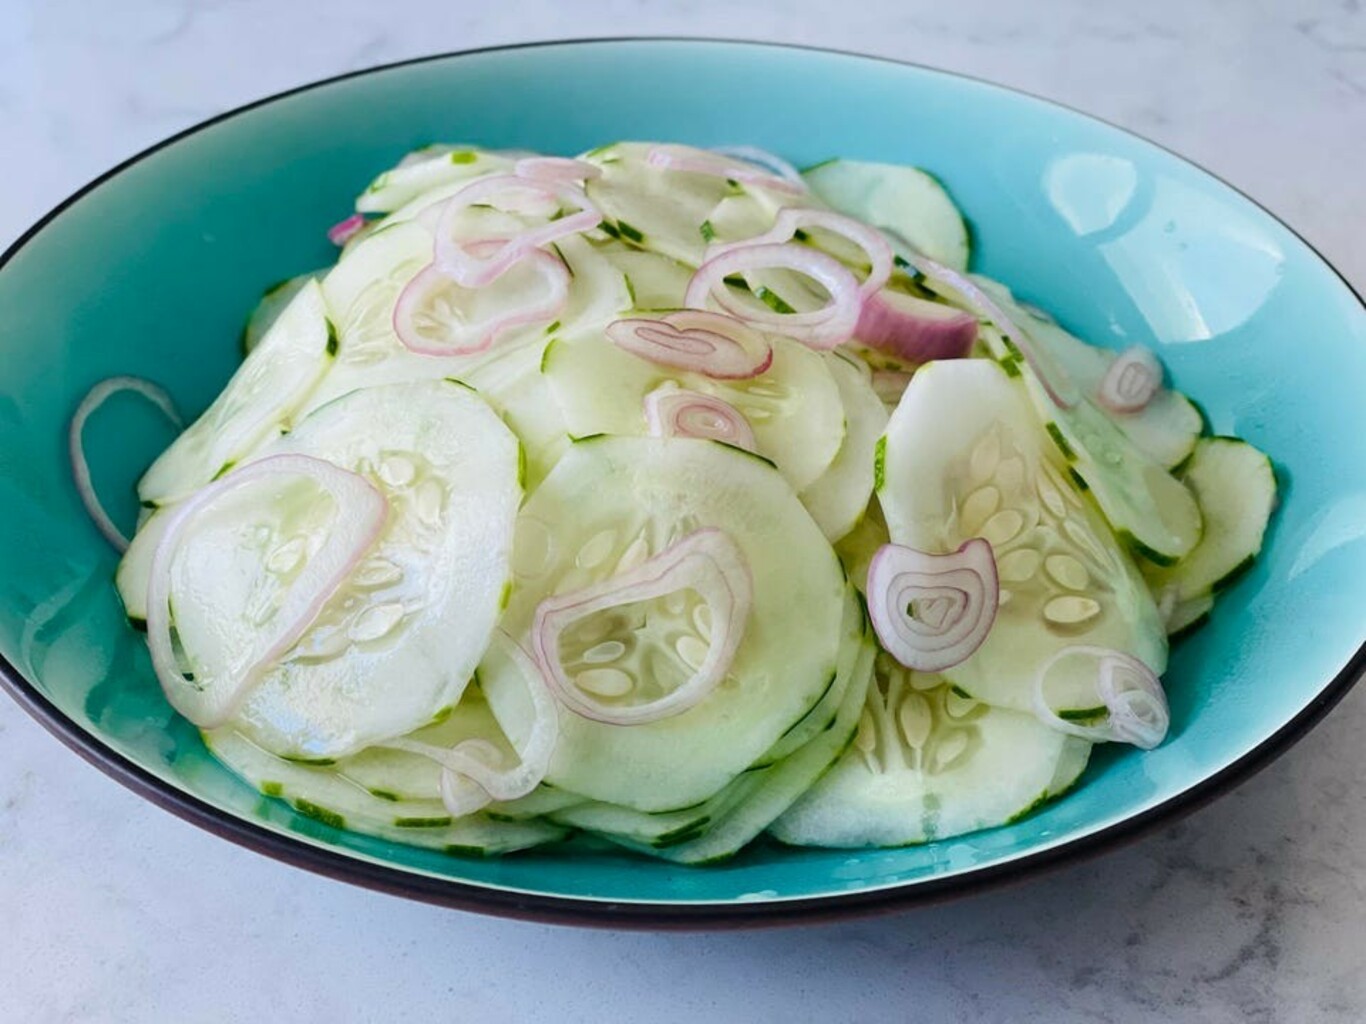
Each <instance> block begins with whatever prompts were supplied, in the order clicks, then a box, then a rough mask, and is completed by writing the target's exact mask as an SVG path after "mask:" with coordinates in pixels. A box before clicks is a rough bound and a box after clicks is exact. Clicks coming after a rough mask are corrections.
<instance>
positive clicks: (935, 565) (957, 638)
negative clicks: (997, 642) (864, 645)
mask: <svg viewBox="0 0 1366 1024" xmlns="http://www.w3.org/2000/svg"><path fill="white" fill-rule="evenodd" d="M867 586H868V590H867V596H868V615H869V617H870V618H872V620H873V629H874V630H875V631H876V632H877V635H878V639H879V640H881V641H882V646H883V647H884V648H886V650H887V653H889V654H890V655H891V656H892V657H893V658H895V659H896V660H897V661H899V662H900V663H901V664H903V665H905V666H906V667H907V668H913V669H916V670H917V671H920V672H942V671H943V670H944V669H946V668H952V667H953V666H954V665H957V664H959V663H961V662H963V661H965V660H967V658H968V656H969V655H971V654H972V652H973V651H975V650H977V648H978V647H980V646H981V645H982V641H984V640H985V639H986V638H987V634H988V633H989V632H991V627H992V624H993V623H994V622H995V621H996V608H997V604H998V602H999V600H1000V586H999V583H998V581H997V577H996V558H995V555H994V554H993V552H992V550H991V544H990V543H989V542H988V541H986V540H984V539H983V538H981V537H973V538H972V539H971V540H969V541H967V542H965V543H964V544H963V546H962V547H960V548H959V549H958V550H957V551H955V552H954V553H953V554H949V555H932V554H930V553H928V552H925V551H918V550H916V549H915V548H908V547H903V546H902V545H900V544H884V545H883V546H882V547H880V548H878V550H877V553H876V554H874V555H873V558H872V561H870V562H869V563H868V584H867ZM913 601H914V602H918V603H920V604H921V607H919V608H916V609H914V610H913V609H912V608H911V603H912V602H913Z"/></svg>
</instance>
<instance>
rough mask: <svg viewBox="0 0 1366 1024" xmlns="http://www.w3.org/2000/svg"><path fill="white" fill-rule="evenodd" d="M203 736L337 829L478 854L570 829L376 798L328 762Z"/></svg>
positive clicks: (278, 794) (247, 772)
mask: <svg viewBox="0 0 1366 1024" xmlns="http://www.w3.org/2000/svg"><path fill="white" fill-rule="evenodd" d="M204 742H205V744H206V745H207V746H208V747H209V749H210V750H211V751H213V753H214V755H215V756H216V757H217V758H218V759H219V760H221V761H222V762H223V763H224V764H226V765H227V766H228V767H229V768H231V769H232V770H233V771H234V772H235V773H236V774H237V775H239V776H241V777H242V778H243V779H245V780H246V781H247V782H248V783H250V784H251V785H252V786H254V787H255V788H256V789H258V790H260V791H261V792H262V793H263V794H264V795H266V796H268V797H275V798H277V799H280V800H283V801H284V802H285V803H287V804H289V805H290V806H291V807H293V808H294V809H295V810H296V811H298V812H299V813H300V814H303V815H305V816H306V817H309V818H313V819H314V820H316V821H318V822H320V823H321V824H323V825H327V826H330V827H332V828H338V829H343V828H344V829H351V830H353V831H356V832H364V833H367V834H370V835H375V836H379V837H381V838H384V839H388V840H392V841H394V842H399V843H405V844H407V845H409V846H421V847H427V848H431V849H437V850H443V851H445V852H447V853H453V854H466V855H474V856H494V855H497V854H503V853H511V852H513V851H515V850H525V849H528V848H530V847H533V846H540V845H542V844H544V843H552V842H555V841H557V840H559V839H563V838H564V837H565V836H566V835H567V834H568V833H567V830H566V829H564V828H562V827H560V826H558V825H552V824H550V823H548V822H544V821H539V820H536V821H507V820H500V819H496V818H493V817H492V816H490V815H489V814H487V813H481V814H473V815H469V816H467V817H463V818H458V819H454V820H452V818H451V816H450V814H449V813H448V812H447V810H446V808H445V806H444V805H442V804H441V803H440V802H439V801H430V800H389V799H386V798H383V797H378V796H376V795H375V794H373V793H371V792H369V791H368V790H366V789H363V788H361V787H359V786H357V785H355V784H354V783H352V782H350V781H348V780H347V779H345V778H343V777H342V776H341V775H339V774H338V773H337V772H336V770H335V769H333V768H332V767H330V766H322V765H305V764H298V763H296V762H292V761H287V760H285V759H283V758H280V757H277V756H275V755H274V754H271V753H269V752H267V751H265V750H262V749H261V748H260V747H258V746H256V745H255V744H254V743H252V742H251V741H250V740H248V739H247V738H245V737H243V736H242V735H241V734H240V733H237V732H234V731H233V730H231V729H219V730H215V731H214V732H211V733H205V734H204Z"/></svg>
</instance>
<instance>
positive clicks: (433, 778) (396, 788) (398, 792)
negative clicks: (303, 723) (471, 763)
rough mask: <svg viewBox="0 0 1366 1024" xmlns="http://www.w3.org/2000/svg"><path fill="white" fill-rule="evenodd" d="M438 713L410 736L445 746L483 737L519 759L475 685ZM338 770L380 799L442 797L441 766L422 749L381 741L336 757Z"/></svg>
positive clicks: (437, 745)
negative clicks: (395, 746)
mask: <svg viewBox="0 0 1366 1024" xmlns="http://www.w3.org/2000/svg"><path fill="white" fill-rule="evenodd" d="M437 717H439V718H440V719H441V720H440V721H438V722H436V723H434V724H432V725H429V726H426V727H424V728H422V729H418V730H416V731H415V732H412V733H410V734H409V736H410V737H411V738H412V739H414V740H418V741H420V742H422V743H428V744H430V745H431V746H434V747H442V748H450V747H453V746H455V745H456V744H457V743H462V742H464V741H466V740H482V741H483V742H485V743H488V744H490V745H491V746H492V747H493V748H494V749H496V750H498V751H499V752H500V753H501V754H503V755H504V756H505V757H506V758H507V759H508V762H509V763H516V760H517V755H516V753H515V752H514V751H513V750H512V746H511V744H509V743H508V741H507V738H506V737H505V736H504V735H503V730H502V729H500V728H499V727H498V722H497V720H496V719H495V718H494V717H493V712H492V711H490V710H489V706H488V704H487V703H486V702H485V701H484V699H483V698H482V696H481V695H480V694H478V693H477V692H475V691H474V689H473V688H470V689H469V690H466V691H465V693H464V694H462V695H461V697H460V702H459V703H458V704H456V706H455V707H454V708H450V709H447V710H446V711H444V712H439V713H438V716H437ZM334 769H335V771H336V772H337V774H338V775H340V776H342V777H343V778H345V779H347V780H348V781H350V782H353V783H355V784H356V785H357V786H360V787H361V788H362V789H365V790H368V791H369V792H370V793H373V794H374V795H375V796H378V797H379V798H380V799H382V800H428V801H438V802H439V801H440V800H441V772H442V769H441V766H440V765H438V764H437V763H436V762H435V761H433V760H432V759H431V758H429V757H422V756H421V755H420V754H413V753H409V752H408V751H406V750H394V749H392V748H390V747H383V746H374V747H366V748H365V749H364V750H361V751H358V752H357V753H354V754H352V755H350V756H349V757H344V758H341V759H340V760H338V761H337V762H336V764H335V766H334Z"/></svg>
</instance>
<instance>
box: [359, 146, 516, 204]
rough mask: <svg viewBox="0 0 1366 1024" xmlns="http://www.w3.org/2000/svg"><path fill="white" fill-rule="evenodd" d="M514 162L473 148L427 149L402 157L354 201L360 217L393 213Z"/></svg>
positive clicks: (434, 147)
mask: <svg viewBox="0 0 1366 1024" xmlns="http://www.w3.org/2000/svg"><path fill="white" fill-rule="evenodd" d="M512 165H513V160H512V159H511V158H509V157H506V156H503V155H502V154H500V153H491V152H489V151H488V150H485V149H477V148H475V147H473V146H461V147H455V146H429V147H427V148H426V149H422V150H417V151H416V152H414V153H410V154H408V156H406V157H404V158H403V160H402V162H400V163H399V165H398V166H397V167H393V168H391V169H390V170H387V171H385V172H384V173H383V174H381V175H380V176H379V177H377V178H376V179H375V180H374V181H372V182H371V183H370V184H369V186H368V187H367V188H366V189H365V191H364V192H362V193H361V194H360V195H359V196H357V197H356V209H357V210H359V211H360V212H361V213H392V212H393V211H395V210H398V209H399V208H401V207H403V206H406V205H407V204H408V203H411V202H412V201H413V200H415V199H417V198H419V197H420V196H422V195H423V194H424V193H427V192H430V191H431V190H433V189H437V188H441V187H443V186H450V185H463V184H465V183H466V182H468V181H472V180H473V179H475V178H481V177H483V176H484V175H486V174H500V173H506V172H508V171H510V170H511V169H512Z"/></svg>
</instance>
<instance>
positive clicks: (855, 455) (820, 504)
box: [798, 353, 887, 542]
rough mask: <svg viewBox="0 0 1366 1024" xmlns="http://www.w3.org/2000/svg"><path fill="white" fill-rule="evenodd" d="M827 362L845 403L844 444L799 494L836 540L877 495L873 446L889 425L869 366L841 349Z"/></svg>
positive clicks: (829, 357) (813, 516)
mask: <svg viewBox="0 0 1366 1024" xmlns="http://www.w3.org/2000/svg"><path fill="white" fill-rule="evenodd" d="M826 365H827V366H828V367H829V369H830V375H831V376H832V377H833V378H834V379H835V386H836V387H837V388H838V389H839V393H840V401H841V402H842V403H843V404H844V443H843V444H842V445H840V450H839V451H838V452H837V453H836V455H835V458H834V461H833V462H831V463H830V467H829V468H828V469H827V470H826V471H825V472H824V473H822V474H821V475H820V476H819V477H817V478H816V479H815V481H813V482H812V483H811V484H810V485H809V486H808V487H807V488H806V489H805V490H803V491H802V492H801V494H800V495H798V497H800V498H801V500H802V504H803V505H805V506H806V510H807V511H808V512H810V513H811V518H812V519H814V520H816V525H817V526H819V527H820V528H821V532H822V533H824V534H825V536H826V537H827V538H828V539H829V540H830V541H832V542H834V541H838V540H839V539H840V538H841V537H843V536H845V535H846V534H847V533H849V531H850V530H852V529H853V528H854V527H855V526H856V525H857V523H858V521H859V519H860V518H861V517H862V515H863V511H864V509H865V508H867V507H868V499H869V498H870V497H871V496H872V494H873V449H874V447H875V446H876V445H877V439H878V438H879V437H881V436H882V431H883V430H884V429H885V428H886V426H887V410H886V408H885V407H884V406H883V404H882V400H881V399H880V398H878V396H877V392H876V391H874V390H873V385H872V383H871V381H870V380H869V377H868V373H867V370H866V369H860V368H859V366H858V365H855V363H854V361H852V359H851V358H850V357H846V356H843V355H841V354H839V353H831V354H830V355H828V356H826Z"/></svg>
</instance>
